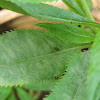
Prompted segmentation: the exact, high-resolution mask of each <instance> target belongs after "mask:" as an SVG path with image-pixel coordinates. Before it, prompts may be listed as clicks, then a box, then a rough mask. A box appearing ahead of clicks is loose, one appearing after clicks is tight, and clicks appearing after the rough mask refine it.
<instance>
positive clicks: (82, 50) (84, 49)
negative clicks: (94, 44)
mask: <svg viewBox="0 0 100 100" xmlns="http://www.w3.org/2000/svg"><path fill="white" fill-rule="evenodd" d="M87 50H89V49H88V48H83V49H81V52H84V51H87Z"/></svg>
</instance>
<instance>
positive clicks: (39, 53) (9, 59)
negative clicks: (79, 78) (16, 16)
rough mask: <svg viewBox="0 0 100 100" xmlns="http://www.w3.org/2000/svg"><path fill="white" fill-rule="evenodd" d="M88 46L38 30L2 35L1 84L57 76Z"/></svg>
mask: <svg viewBox="0 0 100 100" xmlns="http://www.w3.org/2000/svg"><path fill="white" fill-rule="evenodd" d="M88 46H89V45H79V44H73V43H70V42H67V41H64V40H60V39H58V38H56V37H54V36H52V35H51V34H50V33H46V32H44V31H38V30H37V31H35V30H18V31H17V30H15V31H12V32H8V33H7V34H3V35H1V36H0V47H1V48H0V85H1V86H7V85H10V86H13V85H23V84H29V83H35V82H41V81H44V80H50V79H51V80H52V79H55V77H57V76H61V75H62V73H63V72H64V71H65V69H66V64H67V61H68V60H69V59H70V58H71V57H72V56H73V55H74V54H76V53H77V52H80V51H81V49H82V48H87V47H88ZM2 72H3V73H2ZM5 73H6V74H5Z"/></svg>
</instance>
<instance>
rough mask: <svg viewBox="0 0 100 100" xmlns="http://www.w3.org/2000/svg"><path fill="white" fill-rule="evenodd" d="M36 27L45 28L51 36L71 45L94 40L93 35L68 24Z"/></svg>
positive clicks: (45, 24) (48, 24) (40, 24)
mask: <svg viewBox="0 0 100 100" xmlns="http://www.w3.org/2000/svg"><path fill="white" fill-rule="evenodd" d="M36 25H37V26H40V27H43V28H46V29H47V30H49V31H50V33H51V34H53V35H55V36H56V37H58V38H60V39H63V40H64V41H70V42H73V43H90V42H92V41H93V40H94V37H95V35H94V33H93V32H89V31H87V30H85V29H82V28H79V27H78V26H72V25H68V24H53V23H39V24H36Z"/></svg>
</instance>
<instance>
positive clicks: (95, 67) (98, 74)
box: [87, 30, 100, 100]
mask: <svg viewBox="0 0 100 100" xmlns="http://www.w3.org/2000/svg"><path fill="white" fill-rule="evenodd" d="M99 57H100V30H99V32H98V33H97V35H96V38H95V41H94V44H93V48H92V49H91V60H90V66H89V71H88V86H87V89H88V98H89V99H88V100H100V59H99Z"/></svg>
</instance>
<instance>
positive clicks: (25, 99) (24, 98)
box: [16, 88, 32, 100]
mask: <svg viewBox="0 0 100 100" xmlns="http://www.w3.org/2000/svg"><path fill="white" fill-rule="evenodd" d="M16 90H17V94H18V96H19V98H20V100H32V98H31V96H30V95H29V94H28V93H27V92H26V91H25V90H23V89H22V88H16Z"/></svg>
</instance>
